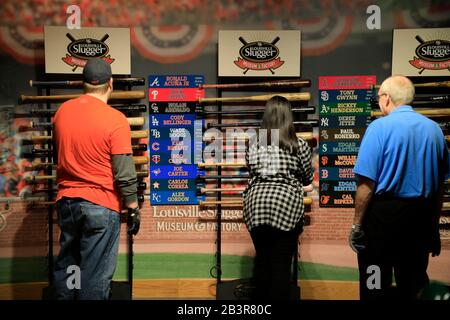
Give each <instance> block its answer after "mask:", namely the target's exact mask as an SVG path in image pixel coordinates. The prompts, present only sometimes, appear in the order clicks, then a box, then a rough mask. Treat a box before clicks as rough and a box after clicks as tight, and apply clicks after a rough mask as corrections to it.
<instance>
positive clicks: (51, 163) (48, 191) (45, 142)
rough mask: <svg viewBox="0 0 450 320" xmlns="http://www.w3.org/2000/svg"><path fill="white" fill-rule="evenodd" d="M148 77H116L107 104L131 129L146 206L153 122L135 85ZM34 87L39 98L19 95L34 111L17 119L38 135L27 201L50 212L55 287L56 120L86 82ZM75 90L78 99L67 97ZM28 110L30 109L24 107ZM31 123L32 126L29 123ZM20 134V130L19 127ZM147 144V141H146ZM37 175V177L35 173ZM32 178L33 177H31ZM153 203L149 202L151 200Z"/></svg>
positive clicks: (39, 82) (54, 81) (50, 270)
mask: <svg viewBox="0 0 450 320" xmlns="http://www.w3.org/2000/svg"><path fill="white" fill-rule="evenodd" d="M145 83H146V81H145V78H138V77H117V76H114V77H113V84H114V88H119V90H116V89H114V91H113V92H112V93H111V97H110V99H109V102H108V104H109V105H110V106H111V107H112V108H115V109H116V110H118V111H120V112H122V113H123V114H124V115H125V116H126V118H127V120H128V123H129V125H130V127H132V130H131V139H132V151H133V160H134V163H135V166H136V176H137V181H138V182H137V190H138V202H139V204H140V205H142V203H143V202H144V201H145V194H146V190H147V189H148V183H147V182H146V181H145V180H146V179H147V178H148V176H149V171H148V164H149V158H148V155H147V146H148V140H147V139H148V130H145V128H144V127H143V126H144V125H145V118H147V117H148V114H147V113H148V106H147V104H143V103H140V100H141V99H144V98H145V90H143V89H141V90H133V87H134V86H144V85H145ZM29 85H30V87H32V88H35V89H36V90H37V94H36V95H20V97H19V101H20V102H21V103H22V104H27V103H30V105H29V106H30V108H29V109H27V108H22V110H21V111H22V112H23V113H16V114H14V118H23V119H21V120H20V121H21V123H23V124H25V125H24V128H23V129H24V130H25V131H39V133H37V132H36V133H35V134H33V135H32V136H31V137H30V138H28V139H29V140H28V142H27V141H23V142H24V143H23V145H30V147H33V149H32V150H31V151H30V152H29V154H26V155H27V156H29V157H34V158H35V161H33V162H32V164H31V165H30V166H29V167H27V168H26V171H28V173H27V174H26V175H27V178H26V179H25V181H26V182H27V183H28V184H29V186H28V187H29V188H31V189H30V190H31V191H30V193H29V194H30V195H31V196H29V197H28V198H27V199H23V200H24V201H27V202H32V203H35V204H41V205H46V206H47V207H48V222H47V223H48V239H47V240H48V282H49V286H52V284H53V265H54V261H53V256H54V253H53V233H54V232H53V226H54V221H53V219H54V218H53V216H54V214H53V211H54V208H55V202H54V200H55V199H56V195H57V192H58V187H57V176H56V168H57V165H58V162H57V152H56V149H55V146H54V145H55V144H54V141H53V136H54V135H53V125H52V118H53V116H54V115H55V113H56V112H57V110H58V107H59V106H60V104H61V103H62V102H63V101H66V100H69V99H72V98H75V97H79V96H80V95H81V94H82V93H81V91H82V89H81V88H82V87H83V81H81V80H69V79H66V80H59V79H54V78H52V79H51V80H30V81H29ZM68 90H74V91H73V92H74V93H73V94H71V93H67V92H68ZM24 107H25V106H24ZM26 119H29V120H30V121H29V122H27V120H26ZM19 129H20V128H19ZM141 139H144V140H145V141H141ZM30 171H32V172H30ZM29 174H31V175H29ZM147 199H148V198H147ZM127 237H128V239H127V241H128V262H127V269H128V270H127V271H128V282H129V288H130V292H129V296H130V297H131V292H132V291H131V290H132V285H133V260H132V259H133V239H132V236H131V235H127Z"/></svg>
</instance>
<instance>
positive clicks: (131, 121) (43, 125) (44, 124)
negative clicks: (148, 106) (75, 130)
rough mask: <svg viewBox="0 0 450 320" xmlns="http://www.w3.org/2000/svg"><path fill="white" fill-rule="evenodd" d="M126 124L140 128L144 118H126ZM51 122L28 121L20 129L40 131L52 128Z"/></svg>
mask: <svg viewBox="0 0 450 320" xmlns="http://www.w3.org/2000/svg"><path fill="white" fill-rule="evenodd" d="M127 121H128V124H129V125H130V126H142V125H144V123H145V117H129V118H127ZM52 127H53V123H52V122H35V121H30V124H29V126H21V128H22V129H24V128H28V129H40V128H52Z"/></svg>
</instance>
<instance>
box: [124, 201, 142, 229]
mask: <svg viewBox="0 0 450 320" xmlns="http://www.w3.org/2000/svg"><path fill="white" fill-rule="evenodd" d="M127 226H128V233H129V234H132V235H136V234H137V233H138V232H139V228H140V226H141V214H140V212H139V207H136V208H128V220H127Z"/></svg>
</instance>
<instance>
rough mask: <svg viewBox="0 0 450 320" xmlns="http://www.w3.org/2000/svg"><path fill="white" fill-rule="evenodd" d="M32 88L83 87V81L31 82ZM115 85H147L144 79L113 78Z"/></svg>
mask: <svg viewBox="0 0 450 320" xmlns="http://www.w3.org/2000/svg"><path fill="white" fill-rule="evenodd" d="M29 84H30V87H82V86H83V84H84V81H83V80H74V81H45V80H30V81H29ZM113 84H118V85H128V86H143V85H145V79H144V78H133V77H131V78H113Z"/></svg>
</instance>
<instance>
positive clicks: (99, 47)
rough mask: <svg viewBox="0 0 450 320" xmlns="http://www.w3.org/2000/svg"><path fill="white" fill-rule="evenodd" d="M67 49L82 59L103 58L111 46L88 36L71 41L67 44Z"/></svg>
mask: <svg viewBox="0 0 450 320" xmlns="http://www.w3.org/2000/svg"><path fill="white" fill-rule="evenodd" d="M67 51H69V53H70V54H71V55H72V56H74V57H76V58H80V59H86V58H101V57H104V56H105V55H106V54H107V53H108V52H109V47H108V46H107V45H106V44H105V43H103V42H101V41H99V40H95V39H90V38H86V39H80V40H76V41H74V42H72V43H70V44H69V45H68V46H67Z"/></svg>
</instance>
